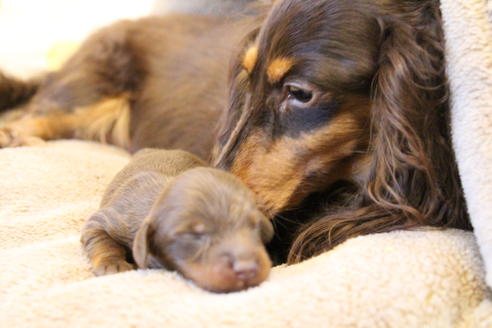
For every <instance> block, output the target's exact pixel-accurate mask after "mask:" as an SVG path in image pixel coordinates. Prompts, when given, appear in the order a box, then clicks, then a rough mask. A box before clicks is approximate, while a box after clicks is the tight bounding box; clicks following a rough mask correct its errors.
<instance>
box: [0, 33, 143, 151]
mask: <svg viewBox="0 0 492 328" xmlns="http://www.w3.org/2000/svg"><path fill="white" fill-rule="evenodd" d="M137 66H138V65H137V63H136V59H135V56H134V54H133V52H132V50H131V46H130V41H129V38H128V23H117V24H114V25H112V26H109V27H107V28H104V29H102V30H100V31H98V32H96V33H95V34H93V35H92V36H91V37H89V38H88V39H87V41H85V42H84V43H83V44H82V46H81V47H80V49H79V50H78V51H77V52H76V53H75V54H74V55H73V56H72V57H71V58H69V59H68V61H67V62H66V63H65V64H64V65H63V66H62V67H61V69H60V70H59V71H56V72H53V73H50V74H47V75H45V76H44V77H43V79H42V81H40V82H39V83H38V84H36V85H35V86H36V87H35V88H34V87H32V88H30V89H29V88H27V86H24V84H25V83H24V84H22V83H21V82H22V81H18V80H16V79H14V78H11V77H7V76H6V75H0V77H2V76H3V79H0V105H2V104H3V103H5V104H3V105H2V106H3V107H8V106H9V105H10V104H14V103H15V102H21V101H25V100H26V99H27V98H29V97H30V96H31V95H32V98H31V99H30V101H29V102H27V103H26V104H24V105H23V107H22V112H21V114H22V117H21V119H15V120H11V121H9V122H7V123H5V124H4V127H3V128H2V129H1V130H0V147H8V146H20V145H30V144H32V143H38V142H39V141H40V139H42V140H50V139H59V138H80V139H93V140H97V141H103V142H104V141H108V142H111V143H115V144H116V145H118V146H123V147H126V146H127V144H126V143H127V142H128V140H123V139H125V138H123V137H122V136H123V135H128V133H129V131H128V129H127V130H126V131H123V127H124V126H125V125H127V124H126V123H128V122H127V121H128V120H129V111H128V110H129V106H128V98H129V96H130V94H131V93H132V92H133V90H134V89H135V85H136V84H137V83H138V82H139V81H140V77H141V74H140V73H139V71H138V69H137ZM2 81H3V82H2ZM2 86H3V87H2ZM14 86H15V87H16V88H17V89H19V90H21V91H23V93H21V92H20V91H19V92H17V93H19V95H17V93H15V94H14V92H13V91H15V90H16V89H15V88H14ZM21 87H22V88H21ZM24 90H25V91H24ZM11 98H12V99H11ZM122 98H125V101H122V100H121V99H122ZM2 99H3V100H4V101H3V103H2ZM115 107H117V108H115ZM118 113H119V114H122V113H124V114H125V115H126V116H125V117H123V118H118V117H116V116H117V115H116V114H118ZM127 128H128V127H127Z"/></svg>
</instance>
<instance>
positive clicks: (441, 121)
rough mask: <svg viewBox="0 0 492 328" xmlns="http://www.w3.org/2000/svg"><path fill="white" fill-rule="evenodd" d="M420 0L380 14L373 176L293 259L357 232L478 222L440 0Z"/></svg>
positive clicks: (302, 237)
mask: <svg viewBox="0 0 492 328" xmlns="http://www.w3.org/2000/svg"><path fill="white" fill-rule="evenodd" d="M408 3H411V2H408ZM413 6H414V7H415V8H414V9H412V10H410V11H409V12H407V13H406V14H405V16H404V17H403V18H404V19H402V17H401V16H399V17H397V16H396V15H393V16H391V17H390V16H387V17H384V16H383V17H380V18H379V19H380V26H381V27H382V29H381V31H382V34H381V36H382V40H381V45H380V57H379V67H378V69H377V72H376V74H375V76H374V79H373V90H372V103H373V106H372V109H371V132H372V136H371V140H370V148H369V153H370V154H371V155H372V164H371V174H370V177H369V179H368V181H367V182H366V183H365V185H363V186H361V188H359V191H358V192H357V193H356V194H352V195H351V196H350V197H348V198H346V199H345V201H344V204H337V205H338V208H336V206H334V204H330V205H329V206H331V213H330V214H329V215H326V216H324V217H321V218H319V219H318V220H314V221H313V222H312V223H311V224H309V225H307V226H306V227H304V228H303V229H302V231H301V232H300V234H299V235H298V236H297V238H296V240H295V241H294V244H293V247H292V249H291V252H290V255H289V262H291V263H293V262H298V261H300V260H302V259H304V258H307V257H310V256H313V255H316V254H318V253H320V252H322V251H324V250H327V249H330V248H332V247H334V246H336V245H337V244H339V243H341V242H343V241H345V240H346V239H348V238H351V237H354V236H357V235H363V234H369V233H377V232H384V231H391V230H395V229H401V228H410V227H413V226H418V225H433V226H451V227H459V228H470V226H469V223H468V220H467V214H466V208H465V202H464V199H463V194H462V190H461V185H460V181H459V177H458V172H457V167H456V164H455V160H454V153H453V150H452V148H451V144H450V132H449V118H448V115H449V112H448V102H447V101H448V91H447V90H448V89H447V83H446V77H445V72H444V67H445V64H444V44H443V43H444V40H443V33H442V28H441V20H440V12H439V7H438V4H437V2H432V1H427V2H425V4H418V3H417V2H416V3H413ZM334 207H335V208H336V209H335V210H333V208H334Z"/></svg>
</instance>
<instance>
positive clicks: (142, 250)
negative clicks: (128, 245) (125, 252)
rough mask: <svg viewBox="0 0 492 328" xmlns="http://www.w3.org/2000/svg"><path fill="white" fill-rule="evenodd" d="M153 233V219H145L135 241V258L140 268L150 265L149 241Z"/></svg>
mask: <svg viewBox="0 0 492 328" xmlns="http://www.w3.org/2000/svg"><path fill="white" fill-rule="evenodd" d="M153 234H154V228H153V227H152V226H151V220H149V219H145V220H144V222H143V223H142V225H141V226H140V228H139V229H138V231H137V235H136V236H135V240H134V241H133V258H134V259H135V262H136V263H137V266H138V268H140V269H147V268H148V267H149V252H150V250H149V248H150V247H149V243H150V240H151V238H152V236H153Z"/></svg>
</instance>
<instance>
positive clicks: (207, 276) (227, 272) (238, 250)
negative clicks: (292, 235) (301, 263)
mask: <svg viewBox="0 0 492 328" xmlns="http://www.w3.org/2000/svg"><path fill="white" fill-rule="evenodd" d="M205 165H206V164H205V163H204V162H203V161H202V160H200V159H198V158H197V157H196V156H193V155H191V154H190V153H187V152H184V151H180V150H174V151H166V150H153V149H144V150H141V151H139V152H138V153H136V154H135V156H134V157H133V159H132V160H131V161H130V163H129V164H128V165H127V166H126V167H125V168H123V170H122V171H120V172H119V173H118V174H117V175H116V177H115V178H114V179H113V181H112V182H111V184H110V185H109V186H108V188H107V190H106V192H105V194H104V196H103V199H102V201H101V208H100V209H99V210H98V211H97V212H96V213H95V214H94V215H93V216H92V217H91V218H90V219H89V220H88V221H87V223H86V225H85V226H84V228H83V230H82V238H81V240H82V243H83V246H84V249H85V250H86V252H87V255H88V257H89V260H90V262H91V266H92V270H93V272H94V273H95V274H96V275H104V274H109V273H117V272H122V271H127V270H131V269H133V268H134V265H133V264H131V263H130V262H134V263H136V264H137V265H138V267H139V268H166V269H170V270H176V271H178V272H180V273H181V274H183V275H184V276H185V277H187V278H189V279H191V280H193V281H194V282H195V283H196V284H197V285H198V286H200V287H202V288H205V289H207V290H210V291H214V292H231V291H236V290H241V289H245V288H248V287H251V286H256V285H258V284H259V283H261V282H262V281H263V280H265V279H266V277H267V276H268V273H269V272H270V267H271V261H270V259H269V258H268V255H267V253H266V250H265V247H264V243H266V242H268V241H270V239H271V238H272V235H273V227H272V224H271V222H270V221H269V220H268V219H267V218H266V217H265V216H264V215H263V214H262V213H261V212H260V211H259V210H258V208H257V207H256V203H255V198H254V195H253V193H252V192H251V191H250V190H249V189H248V188H246V186H244V185H243V184H242V183H241V181H239V179H237V178H236V177H234V176H233V175H231V174H229V173H227V172H223V171H220V170H217V169H213V168H209V167H205ZM129 258H130V259H132V260H130V262H129V261H128V259H129Z"/></svg>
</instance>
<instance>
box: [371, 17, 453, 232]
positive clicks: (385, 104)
mask: <svg viewBox="0 0 492 328" xmlns="http://www.w3.org/2000/svg"><path fill="white" fill-rule="evenodd" d="M421 10H422V11H424V10H428V12H426V13H427V14H429V15H430V14H432V15H434V17H433V19H432V20H427V21H424V20H422V21H417V20H418V19H417V18H413V17H407V19H405V20H402V19H399V18H395V17H392V18H391V19H388V18H385V19H382V20H381V22H380V26H381V32H382V33H381V44H380V55H379V65H378V68H377V71H376V74H375V76H374V80H373V83H372V85H373V90H372V95H371V96H372V103H373V106H372V109H371V116H372V117H371V122H372V132H373V135H372V137H371V147H372V151H373V152H374V156H373V163H372V176H373V179H371V181H370V183H369V185H368V192H369V195H370V197H371V198H372V200H373V201H375V202H376V203H377V204H378V206H381V207H383V208H387V209H388V210H390V211H391V210H397V211H399V212H402V213H403V214H404V216H405V217H407V218H411V219H412V220H414V221H417V222H421V223H424V222H425V221H426V218H428V217H429V216H432V215H434V214H436V213H435V212H437V211H439V209H438V208H437V207H436V206H439V202H440V201H443V195H442V191H441V190H440V189H441V188H440V185H441V184H442V183H444V181H443V180H446V176H448V177H449V176H452V174H450V171H451V170H452V168H451V166H452V165H453V164H452V162H453V160H452V158H451V157H450V156H451V155H450V152H451V150H450V147H449V144H447V142H446V141H447V139H449V135H448V134H447V123H448V122H447V117H446V99H447V84H446V77H445V72H444V46H443V35H442V28H441V26H440V24H439V23H440V13H439V11H438V8H434V10H432V9H429V8H422V9H421ZM418 14H419V15H421V16H417V15H416V17H424V16H423V14H424V13H418ZM414 20H415V21H414Z"/></svg>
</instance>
